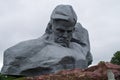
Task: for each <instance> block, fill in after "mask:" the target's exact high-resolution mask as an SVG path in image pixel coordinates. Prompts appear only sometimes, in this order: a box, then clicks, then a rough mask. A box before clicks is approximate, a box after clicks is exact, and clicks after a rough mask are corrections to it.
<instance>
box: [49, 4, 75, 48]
mask: <svg viewBox="0 0 120 80" xmlns="http://www.w3.org/2000/svg"><path fill="white" fill-rule="evenodd" d="M50 20H51V21H50V25H51V35H52V36H51V37H52V38H51V39H52V40H53V41H54V42H55V43H58V44H60V45H62V46H64V47H69V43H70V41H71V39H72V33H73V31H74V29H75V24H76V21H77V16H76V14H75V12H74V10H73V8H72V6H70V5H59V6H57V7H56V8H55V9H54V10H53V12H52V15H51V19H50ZM49 27H50V26H49ZM49 29H50V28H49Z"/></svg>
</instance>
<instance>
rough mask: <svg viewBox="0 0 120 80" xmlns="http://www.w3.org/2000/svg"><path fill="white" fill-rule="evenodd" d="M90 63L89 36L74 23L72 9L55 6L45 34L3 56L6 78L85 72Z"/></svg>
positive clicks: (78, 24) (3, 71)
mask: <svg viewBox="0 0 120 80" xmlns="http://www.w3.org/2000/svg"><path fill="white" fill-rule="evenodd" d="M91 62H92V55H91V53H90V44H89V36H88V32H87V30H86V29H85V28H83V27H82V25H81V24H80V23H78V22H77V16H76V13H75V12H74V10H73V8H72V6H70V5H58V6H57V7H56V8H55V9H54V10H53V12H52V14H51V18H50V21H49V23H48V26H47V28H46V31H45V34H44V35H43V36H42V37H40V38H38V39H33V40H28V41H23V42H20V43H18V44H17V45H15V46H13V47H10V48H8V49H7V50H6V51H5V52H4V62H3V67H2V70H1V73H2V74H5V75H23V76H36V75H42V74H49V73H55V72H57V71H59V70H63V69H74V68H81V69H84V68H87V67H88V66H89V65H90V64H91Z"/></svg>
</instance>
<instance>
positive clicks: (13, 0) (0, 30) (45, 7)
mask: <svg viewBox="0 0 120 80" xmlns="http://www.w3.org/2000/svg"><path fill="white" fill-rule="evenodd" d="M58 4H71V5H72V6H73V8H74V10H75V11H76V13H77V16H78V22H80V23H81V24H82V25H83V27H85V28H86V29H87V30H88V32H89V37H90V44H91V53H92V54H93V57H94V61H93V64H97V63H98V62H99V61H101V60H104V61H110V59H111V57H112V56H113V54H114V53H115V52H116V51H118V50H120V37H119V35H120V31H119V30H120V22H119V21H120V0H0V68H1V66H2V62H3V52H4V50H5V49H7V48H9V47H11V46H13V45H15V44H16V43H19V42H20V41H24V40H28V39H34V38H38V37H40V36H41V35H42V34H43V33H44V30H45V28H46V25H47V23H48V21H49V18H50V15H51V12H52V10H53V9H54V8H55V6H56V5H58Z"/></svg>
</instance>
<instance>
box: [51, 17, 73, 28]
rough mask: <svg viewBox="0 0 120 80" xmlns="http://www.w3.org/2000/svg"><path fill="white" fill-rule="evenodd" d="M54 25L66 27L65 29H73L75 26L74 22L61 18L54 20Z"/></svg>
mask: <svg viewBox="0 0 120 80" xmlns="http://www.w3.org/2000/svg"><path fill="white" fill-rule="evenodd" d="M52 25H53V27H55V28H64V29H73V28H74V27H75V25H74V24H73V23H71V22H69V21H67V20H61V19H57V20H53V23H52Z"/></svg>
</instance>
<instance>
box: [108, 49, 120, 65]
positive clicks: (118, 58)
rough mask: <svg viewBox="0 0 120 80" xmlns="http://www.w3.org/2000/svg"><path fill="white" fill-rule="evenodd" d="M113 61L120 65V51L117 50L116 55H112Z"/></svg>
mask: <svg viewBox="0 0 120 80" xmlns="http://www.w3.org/2000/svg"><path fill="white" fill-rule="evenodd" d="M110 62H111V63H113V64H117V65H120V51H117V52H116V53H115V54H114V56H113V57H112V59H111V61H110Z"/></svg>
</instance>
